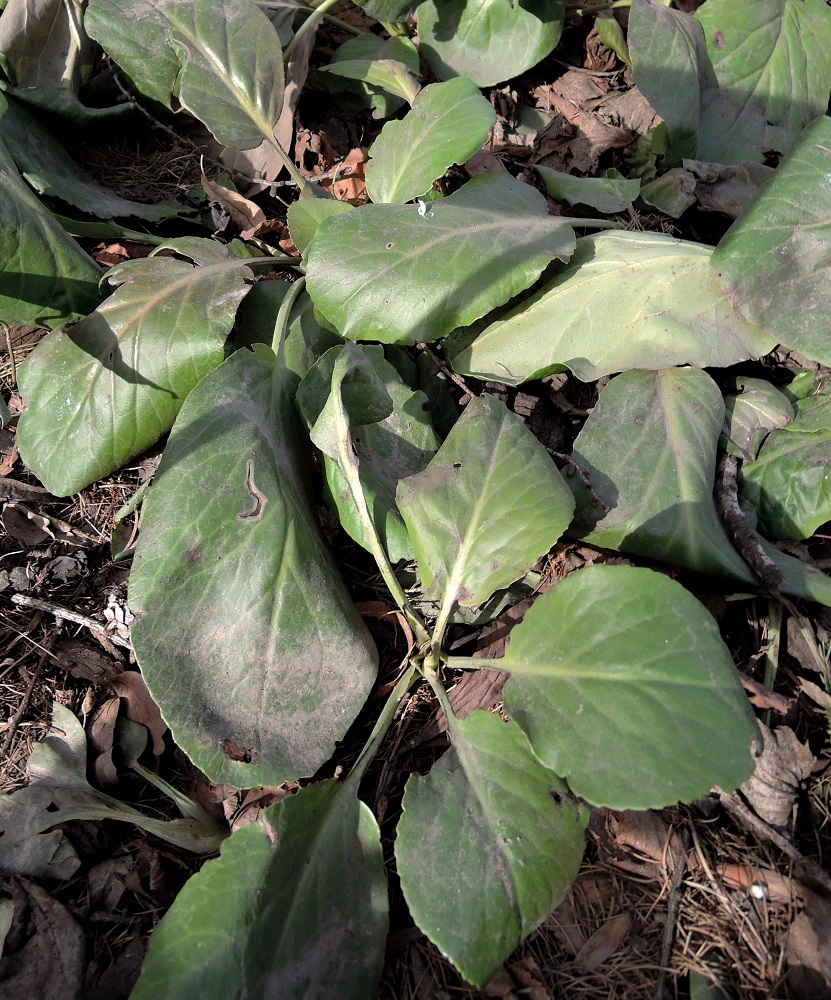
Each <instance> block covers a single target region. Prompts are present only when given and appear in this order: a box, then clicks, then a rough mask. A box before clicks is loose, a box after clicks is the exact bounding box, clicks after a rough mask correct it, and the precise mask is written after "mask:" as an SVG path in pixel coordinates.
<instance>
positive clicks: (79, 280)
mask: <svg viewBox="0 0 831 1000" xmlns="http://www.w3.org/2000/svg"><path fill="white" fill-rule="evenodd" d="M101 277H102V271H101V269H100V268H99V267H98V265H97V264H96V263H95V261H94V260H92V258H91V257H89V256H87V254H85V253H84V251H83V250H82V249H81V248H80V247H79V246H78V244H77V243H76V242H75V241H74V240H73V239H72V238H71V237H69V236H67V234H66V233H65V232H64V231H63V229H61V227H60V225H58V223H57V221H56V220H55V219H54V218H53V216H52V215H50V213H49V212H48V211H47V209H46V208H45V207H44V206H43V205H42V204H41V203H40V201H38V199H37V198H36V197H35V195H34V194H32V192H31V190H30V189H29V188H28V187H27V185H26V184H24V183H23V180H22V179H21V177H20V174H19V173H18V172H17V167H16V166H15V165H14V161H13V160H12V157H11V155H10V154H9V152H8V150H7V149H6V147H5V145H4V144H3V142H2V140H0V321H2V322H3V323H20V324H32V325H34V326H48V327H54V326H58V324H60V323H66V322H72V321H73V320H76V319H79V318H80V317H81V316H83V315H84V314H85V313H88V312H89V311H90V310H91V309H94V308H95V307H96V306H97V305H98V303H99V302H100V301H101V298H102V296H101V292H100V291H99V289H98V285H99V283H100V281H101ZM51 419H52V421H54V419H55V417H54V414H52V417H51ZM53 426H54V424H53Z"/></svg>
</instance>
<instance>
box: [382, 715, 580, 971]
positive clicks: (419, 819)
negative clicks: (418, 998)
mask: <svg viewBox="0 0 831 1000" xmlns="http://www.w3.org/2000/svg"><path fill="white" fill-rule="evenodd" d="M451 731H452V734H453V746H452V747H451V749H450V750H448V752H447V753H446V754H445V755H444V756H443V757H442V758H441V759H440V760H439V761H438V762H437V763H436V764H434V765H433V768H432V770H431V771H430V773H429V774H428V775H426V776H424V777H422V776H421V775H418V774H414V775H412V777H411V778H410V779H409V781H408V782H407V789H406V791H405V793H404V814H403V816H402V817H401V820H400V822H399V824H398V833H397V836H396V841H395V859H396V863H397V866H398V873H399V876H400V878H401V888H402V889H403V891H404V897H405V898H406V900H407V905H408V907H409V909H410V913H411V914H412V916H413V919H414V920H415V922H416V924H418V926H419V927H420V928H421V930H423V931H424V933H425V934H426V935H427V937H428V938H430V940H431V941H432V942H433V943H434V944H435V945H436V946H437V947H438V948H439V949H440V950H441V951H442V952H443V953H444V954H445V955H446V956H447V957H448V958H449V959H450V960H451V962H453V964H454V965H455V966H456V968H457V969H458V970H459V972H461V974H462V975H463V976H464V978H465V979H466V980H468V982H471V983H473V984H474V985H475V986H478V987H480V988H481V987H484V986H485V985H486V983H487V982H488V981H489V980H490V978H491V977H492V976H493V974H494V972H495V971H496V970H497V969H498V967H499V966H500V964H501V963H502V962H503V961H504V960H505V959H506V958H507V957H508V955H509V954H510V953H511V952H512V951H513V950H514V948H516V947H517V945H518V944H520V942H521V941H523V940H524V939H525V938H526V937H527V936H528V935H529V934H530V933H531V931H533V930H534V929H535V928H536V927H537V926H539V924H540V923H542V921H543V920H544V919H545V918H546V917H547V916H548V914H549V913H550V912H551V911H552V910H553V909H554V908H555V907H556V906H557V905H558V904H559V902H560V901H561V900H562V899H563V897H564V896H565V894H566V892H567V891H568V889H569V887H570V886H571V883H572V882H573V881H574V879H575V877H576V875H577V869H578V867H579V865H580V859H581V858H582V856H583V848H584V846H585V835H584V830H585V827H586V823H587V820H588V813H587V810H586V809H585V808H583V807H582V806H578V805H576V804H575V803H574V802H573V801H572V800H571V799H570V798H569V796H568V790H567V789H566V787H565V785H563V783H562V782H561V781H560V780H559V779H558V778H557V777H556V776H555V775H554V774H552V773H551V771H549V770H548V769H547V768H546V767H543V766H542V765H541V764H540V762H539V761H538V760H537V759H536V757H535V756H534V754H533V753H532V752H531V749H530V747H529V746H528V741H527V739H526V738H525V735H524V733H523V732H522V731H521V730H520V729H519V727H518V726H517V725H515V724H514V723H505V722H503V721H502V720H501V719H500V718H499V717H498V716H496V715H493V714H492V713H490V712H471V713H470V714H469V715H467V716H465V718H463V719H454V720H452V721H451ZM449 858H452V859H453V862H452V865H448V859H449Z"/></svg>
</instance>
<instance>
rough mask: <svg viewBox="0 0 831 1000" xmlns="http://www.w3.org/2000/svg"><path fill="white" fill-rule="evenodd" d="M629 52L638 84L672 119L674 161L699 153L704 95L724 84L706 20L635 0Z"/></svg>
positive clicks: (662, 113)
mask: <svg viewBox="0 0 831 1000" xmlns="http://www.w3.org/2000/svg"><path fill="white" fill-rule="evenodd" d="M627 41H628V44H629V55H630V57H631V60H632V69H633V72H634V75H635V82H636V83H637V85H638V89H639V90H640V91H641V93H642V94H643V95H644V97H645V98H646V99H647V100H648V101H649V103H650V104H651V105H652V107H653V108H654V109H655V110H656V111H657V112H658V114H659V115H660V116H661V118H663V120H664V121H665V122H666V123H667V127H668V129H669V139H670V147H669V150H668V152H667V155H666V162H667V165H669V166H677V165H679V164H680V163H681V160H682V159H683V157H685V156H687V157H693V156H695V153H696V147H697V143H698V118H699V113H700V110H701V95H702V94H703V93H704V92H705V91H706V90H709V89H711V88H712V87H716V86H718V84H717V82H716V75H715V73H714V72H713V67H712V65H711V63H710V57H709V55H708V54H707V46H706V43H705V41H704V32H703V31H702V30H701V25H700V24H699V23H698V22H697V21H696V20H695V18H693V17H691V16H690V15H689V14H685V13H683V11H680V10H671V9H670V8H669V7H667V6H666V5H664V4H660V3H653V2H652V0H634V2H633V3H632V8H631V10H630V12H629V31H628V35H627Z"/></svg>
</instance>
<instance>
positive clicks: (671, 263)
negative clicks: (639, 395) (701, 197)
mask: <svg viewBox="0 0 831 1000" xmlns="http://www.w3.org/2000/svg"><path fill="white" fill-rule="evenodd" d="M711 254H712V250H711V249H710V248H709V247H706V246H703V245H701V244H700V243H690V242H688V241H686V240H676V239H673V238H672V237H670V236H663V235H660V234H658V233H628V232H605V233H599V234H597V235H596V236H585V237H583V238H582V239H581V240H579V241H578V243H577V250H576V251H575V253H574V256H573V257H572V259H571V261H570V262H569V264H568V266H567V267H565V268H563V269H562V271H561V272H560V273H559V274H558V275H557V276H556V277H555V278H554V279H553V280H552V281H550V282H548V283H547V284H546V285H544V286H543V287H542V288H541V289H540V290H539V291H538V292H535V293H534V294H533V295H531V296H530V297H528V298H527V299H525V300H524V301H521V302H520V303H519V304H518V305H516V306H514V307H513V308H511V309H510V310H509V311H508V312H507V313H505V314H504V315H502V316H500V318H498V319H496V320H495V321H494V322H493V323H491V324H490V325H488V326H485V328H484V330H483V331H482V332H481V333H479V335H478V336H477V337H476V339H475V340H474V341H473V342H472V343H471V344H470V345H469V346H466V347H463V348H462V349H461V350H459V351H454V349H453V347H452V346H451V345H448V348H449V349H448V353H449V354H450V355H451V358H452V362H451V363H452V365H453V367H454V368H455V369H456V371H458V372H462V373H464V374H466V375H475V376H477V377H479V378H485V379H491V380H493V381H495V382H504V383H506V384H508V385H519V384H520V383H521V382H525V381H528V380H529V379H533V378H540V377H541V376H543V375H547V374H549V373H550V372H552V371H562V366H566V367H568V368H570V369H571V370H572V371H573V372H574V374H575V375H576V376H577V377H578V378H579V379H582V380H583V381H584V382H591V381H593V380H594V379H598V378H600V377H601V376H602V375H608V374H610V373H612V372H619V371H627V370H628V369H632V368H668V367H670V366H672V365H681V364H696V365H701V366H712V367H726V366H727V365H732V364H736V363H737V362H739V361H744V360H745V359H747V358H758V357H760V356H761V355H763V354H767V353H768V351H770V350H771V349H772V348H773V347H774V346H775V344H776V341H775V339H774V338H773V337H771V336H769V335H768V334H767V333H765V332H764V331H762V330H759V329H758V327H756V326H754V325H753V324H751V323H748V322H747V321H746V320H744V319H742V317H741V316H740V315H739V314H738V313H737V312H736V310H735V309H734V308H733V305H732V303H731V301H730V298H729V296H728V295H726V294H725V293H724V292H722V290H721V289H720V288H719V285H718V282H717V281H715V280H714V278H713V272H712V268H711V266H710V256H711ZM460 334H464V331H460ZM453 339H454V338H451V340H453Z"/></svg>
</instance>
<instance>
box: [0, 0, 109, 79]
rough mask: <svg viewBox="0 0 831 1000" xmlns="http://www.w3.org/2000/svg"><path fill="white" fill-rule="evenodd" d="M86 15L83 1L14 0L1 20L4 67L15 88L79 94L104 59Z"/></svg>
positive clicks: (0, 56) (0, 59) (1, 62)
mask: <svg viewBox="0 0 831 1000" xmlns="http://www.w3.org/2000/svg"><path fill="white" fill-rule="evenodd" d="M83 17H84V4H83V0H8V2H7V3H6V4H5V5H4V8H3V17H2V20H0V65H2V68H3V72H4V73H5V74H6V76H7V77H8V78H9V80H10V81H11V83H12V84H13V86H14V87H16V88H19V89H21V90H35V89H43V90H50V89H61V90H66V91H68V92H71V93H72V94H77V93H78V89H79V88H80V86H81V84H82V83H83V81H84V80H85V79H86V78H87V76H89V73H90V71H91V70H92V66H93V63H94V62H95V60H96V59H97V57H98V52H97V48H96V46H95V45H93V44H92V43H91V42H90V40H89V38H88V37H87V35H86V32H85V31H84V24H83Z"/></svg>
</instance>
